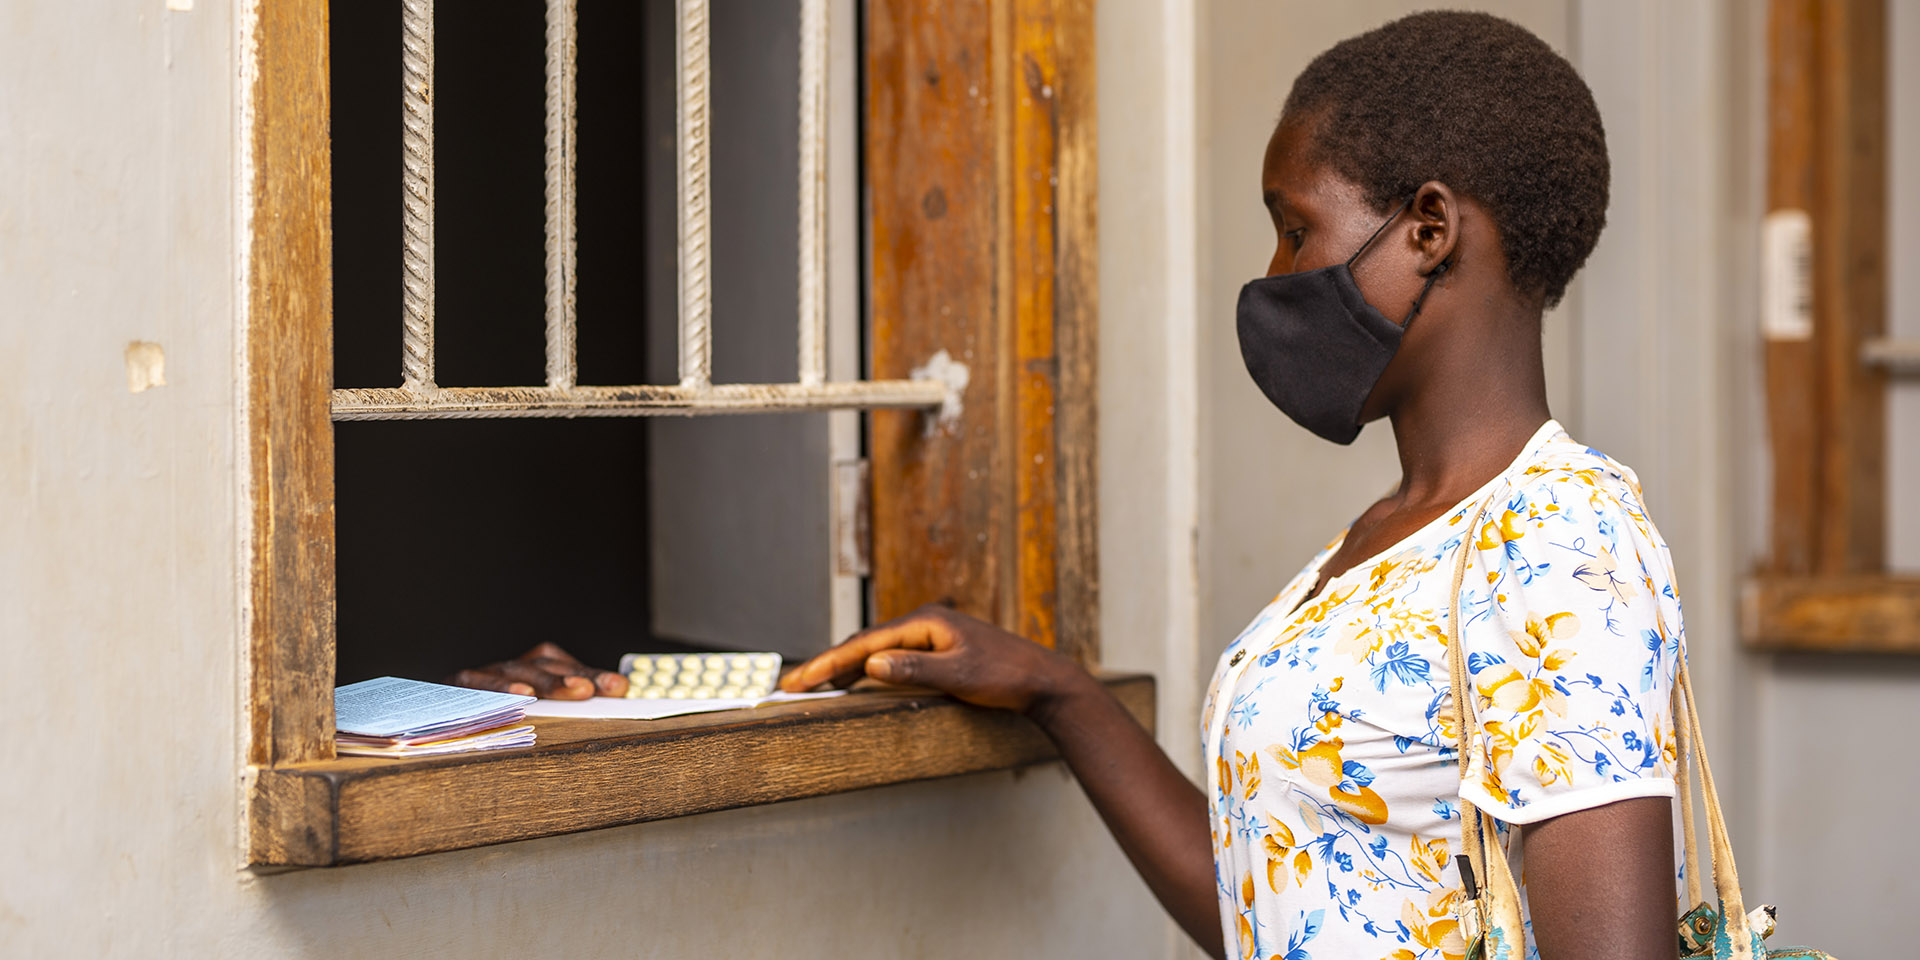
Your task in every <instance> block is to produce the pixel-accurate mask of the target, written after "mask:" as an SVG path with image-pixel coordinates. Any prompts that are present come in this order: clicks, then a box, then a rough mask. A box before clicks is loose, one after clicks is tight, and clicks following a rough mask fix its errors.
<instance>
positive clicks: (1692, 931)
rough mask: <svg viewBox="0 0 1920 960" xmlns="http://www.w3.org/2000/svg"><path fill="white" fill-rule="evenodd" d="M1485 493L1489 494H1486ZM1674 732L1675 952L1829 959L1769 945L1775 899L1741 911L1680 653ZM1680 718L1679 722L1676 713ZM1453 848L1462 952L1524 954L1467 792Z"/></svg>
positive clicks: (1510, 887) (1520, 929) (1509, 886)
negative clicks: (1697, 819) (1463, 873)
mask: <svg viewBox="0 0 1920 960" xmlns="http://www.w3.org/2000/svg"><path fill="white" fill-rule="evenodd" d="M1489 502H1491V501H1489ZM1486 510H1487V503H1482V504H1481V505H1480V510H1479V512H1478V513H1476V514H1475V515H1474V518H1473V522H1472V523H1470V524H1468V525H1467V529H1468V530H1475V529H1478V528H1479V526H1480V518H1481V517H1482V516H1484V515H1485V514H1486ZM1472 544H1473V537H1471V536H1468V537H1466V538H1465V542H1464V543H1463V544H1461V547H1460V558H1459V560H1458V561H1456V563H1455V564H1454V570H1453V601H1452V607H1451V609H1450V612H1449V616H1448V620H1447V630H1448V634H1449V636H1448V638H1447V641H1448V642H1447V658H1448V664H1447V670H1448V672H1449V673H1451V674H1452V675H1453V678H1452V679H1453V702H1454V704H1455V709H1457V710H1458V711H1459V714H1460V723H1459V731H1460V747H1459V751H1460V752H1459V756H1460V763H1461V769H1462V770H1463V771H1464V770H1465V769H1466V758H1467V756H1468V751H1469V749H1470V745H1471V744H1472V742H1473V738H1474V735H1475V734H1476V733H1477V732H1478V731H1479V729H1480V718H1479V709H1478V704H1477V702H1476V701H1475V699H1474V698H1472V697H1469V696H1467V680H1466V678H1467V665H1466V662H1465V654H1463V653H1462V652H1461V649H1460V642H1459V641H1460V633H1459V623H1460V585H1461V583H1462V582H1463V581H1464V580H1465V578H1466V574H1467V557H1468V551H1470V550H1471V549H1472ZM1673 699H1674V714H1673V715H1674V718H1675V723H1674V737H1675V739H1676V740H1677V741H1678V747H1679V762H1680V770H1679V775H1678V776H1676V777H1675V778H1674V782H1675V783H1676V784H1677V785H1678V788H1679V795H1678V797H1677V802H1678V803H1679V806H1680V823H1681V832H1682V835H1683V836H1684V837H1685V845H1686V859H1687V864H1686V876H1687V902H1688V903H1691V904H1694V905H1695V906H1694V907H1693V909H1691V910H1688V911H1687V912H1686V913H1685V914H1684V915H1682V916H1681V917H1680V921H1679V934H1680V957H1681V958H1682V960H1695V958H1711V960H1776V958H1777V960H1787V958H1807V960H1834V958H1833V957H1832V956H1831V955H1830V954H1827V953H1824V952H1822V951H1819V950H1815V949H1814V948H1812V947H1784V946H1783V947H1774V948H1771V949H1769V948H1768V947H1767V945H1766V938H1767V937H1768V936H1770V935H1771V934H1772V933H1773V926H1774V924H1773V916H1774V908H1773V907H1771V906H1761V907H1759V908H1757V909H1755V910H1754V911H1753V912H1752V913H1748V912H1747V908H1746V901H1745V900H1744V899H1743V898H1742V897H1741V895H1740V876H1739V874H1738V873H1737V872H1736V871H1735V869H1734V865H1733V844H1732V842H1731V841H1730V840H1729V839H1728V838H1727V822H1726V818H1725V817H1724V816H1723V815H1722V814H1721V810H1720V794H1719V791H1717V790H1715V789H1714V786H1713V770H1712V768H1710V767H1709V766H1708V765H1707V753H1706V740H1705V738H1703V737H1702V736H1701V733H1700V717H1699V713H1698V711H1697V710H1695V709H1694V705H1693V684H1692V682H1691V681H1689V680H1688V678H1687V659H1686V655H1685V654H1684V653H1682V655H1681V656H1680V664H1679V675H1678V677H1677V679H1676V680H1675V683H1674V691H1673ZM1683 713H1684V714H1685V716H1686V723H1684V724H1683V723H1680V722H1679V718H1680V716H1681V715H1682V714H1683ZM1696 763H1697V777H1698V781H1697V782H1698V789H1699V790H1700V794H1701V797H1702V799H1703V800H1704V801H1705V806H1706V810H1707V840H1708V842H1709V843H1710V844H1711V850H1710V854H1709V855H1710V857H1711V862H1712V864H1713V886H1714V893H1715V903H1712V904H1709V903H1708V902H1707V901H1706V898H1705V897H1704V896H1702V892H1701V889H1700V844H1699V842H1698V839H1697V837H1696V836H1695V833H1694V815H1693V789H1694V782H1695V777H1696ZM1460 807H1461V810H1460V812H1461V816H1460V849H1461V850H1463V851H1464V853H1462V854H1461V856H1462V857H1463V858H1464V859H1465V860H1466V861H1467V866H1468V867H1470V869H1471V872H1472V876H1473V877H1475V878H1478V879H1479V881H1480V883H1479V884H1478V889H1475V886H1476V885H1475V884H1474V883H1472V882H1471V881H1469V882H1468V885H1467V889H1466V891H1465V893H1466V896H1464V897H1462V898H1461V901H1460V902H1461V907H1460V935H1461V938H1462V939H1464V940H1465V941H1466V943H1467V955H1466V960H1523V958H1524V957H1525V956H1526V928H1525V925H1524V924H1523V923H1522V921H1521V919H1520V886H1519V884H1517V883H1516V882H1515V881H1514V878H1513V870H1512V868H1511V867H1510V866H1508V864H1507V858H1506V854H1505V852H1504V851H1502V850H1501V849H1500V847H1499V845H1498V843H1497V842H1495V841H1494V840H1492V839H1491V838H1493V837H1494V836H1496V834H1495V826H1494V819H1493V817H1492V815H1491V814H1488V813H1486V812H1484V811H1482V810H1479V809H1478V808H1476V807H1474V805H1473V804H1472V803H1470V802H1468V801H1466V800H1465V799H1462V800H1461V801H1460Z"/></svg>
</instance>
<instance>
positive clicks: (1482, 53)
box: [1282, 11, 1608, 306]
mask: <svg viewBox="0 0 1920 960" xmlns="http://www.w3.org/2000/svg"><path fill="white" fill-rule="evenodd" d="M1282 116H1283V117H1291V118H1297V119H1301V120H1306V121H1309V122H1311V123H1313V124H1314V125H1315V132H1314V136H1313V141H1314V148H1313V149H1314V154H1315V155H1314V156H1313V158H1312V159H1313V160H1314V161H1315V162H1317V163H1323V164H1325V165H1327V166H1328V167H1330V168H1331V169H1332V170H1333V171H1334V172H1335V173H1338V174H1339V175H1341V176H1342V177H1344V178H1346V179H1348V180H1351V181H1353V182H1354V183H1356V184H1359V185H1360V187H1361V188H1362V189H1364V190H1365V191H1366V193H1367V198H1368V199H1369V200H1370V201H1371V202H1372V203H1373V204H1374V205H1375V206H1376V207H1378V208H1380V209H1381V211H1382V212H1384V211H1385V210H1386V209H1387V208H1388V207H1389V206H1392V205H1397V204H1399V203H1400V202H1402V201H1404V200H1405V199H1406V198H1407V197H1408V196H1410V195H1412V194H1413V192H1414V191H1415V190H1417V189H1419V187H1420V185H1421V184H1422V183H1425V182H1427V181H1428V180H1438V181H1440V182H1441V183H1444V184H1446V185H1447V186H1449V187H1451V188H1453V189H1454V190H1455V191H1457V192H1459V193H1462V194H1464V195H1466V196H1469V197H1472V198H1473V199H1474V200H1476V201H1478V202H1479V203H1481V204H1483V205H1485V206H1486V207H1487V208H1488V210H1489V211H1490V212H1491V213H1492V215H1493V218H1494V220H1495V223H1496V224H1497V226H1498V227H1499V231H1500V240H1501V247H1502V248H1503V249H1504V250H1505V252H1506V255H1507V272H1508V275H1509V276H1510V277H1511V278H1512V280H1513V283H1514V285H1515V286H1516V287H1519V288H1520V289H1522V290H1526V291H1528V292H1534V293H1539V294H1542V295H1544V296H1545V298H1546V304H1547V305H1548V306H1552V305H1553V304H1555V303H1558V302H1559V301H1560V297H1561V295H1562V294H1564V293H1566V290H1567V283H1568V281H1570V280H1572V279H1573V275H1574V274H1575V273H1576V272H1578V271H1579V269H1580V265H1581V264H1583V263H1585V262H1586V260H1587V255H1588V254H1590V253H1592V252H1593V245H1594V243H1595V242H1596V241H1598V240H1599V238H1600V228H1601V227H1602V226H1604V225H1605V224H1606V219H1607V177H1608V173H1607V138H1606V132H1605V131H1604V130H1603V129H1601V125H1600V110H1599V108H1598V107H1597V106H1595V105H1594V102H1593V92H1592V91H1590V90H1588V89H1587V85H1586V82H1585V81H1583V80H1581V79H1580V75H1579V74H1578V73H1576V72H1574V69H1573V65H1572V64H1570V63H1568V62H1567V61H1566V59H1565V58H1563V57H1561V56H1560V55H1559V54H1557V53H1555V52H1554V51H1553V48H1552V47H1549V46H1547V44H1546V43H1545V42H1544V41H1542V40H1541V39H1540V38H1539V37H1536V36H1534V35H1533V34H1532V33H1529V32H1527V30H1526V29H1525V28H1524V27H1521V26H1519V25H1518V24H1515V23H1512V22H1510V21H1507V20H1502V19H1500V18H1499V17H1495V16H1491V15H1489V14H1484V13H1462V12H1456V11H1439V12H1432V13H1416V14H1414V15H1412V16H1409V17H1403V18H1401V19H1399V20H1395V21H1393V22H1392V23H1389V24H1387V25H1386V26H1384V27H1381V28H1379V29H1377V30H1373V31H1370V32H1368V33H1363V34H1361V35H1359V36H1357V37H1354V38H1352V39H1350V40H1346V41H1343V42H1341V43H1339V44H1337V45H1335V46H1334V47H1333V48H1332V49H1331V50H1328V51H1327V52H1325V53H1323V54H1321V55H1320V56H1318V57H1316V58H1314V61H1313V62H1312V63H1310V64H1308V65H1307V69H1306V71H1305V72H1304V73H1302V74H1300V79H1298V80H1295V81H1294V83H1293V92H1292V93H1290V94H1288V96H1287V104H1286V109H1285V110H1284V111H1283V113H1282Z"/></svg>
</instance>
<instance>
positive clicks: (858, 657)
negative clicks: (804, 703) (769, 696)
mask: <svg viewBox="0 0 1920 960" xmlns="http://www.w3.org/2000/svg"><path fill="white" fill-rule="evenodd" d="M952 640H953V635H952V628H951V627H949V626H948V625H947V624H946V623H945V622H944V621H942V620H940V619H939V618H938V617H935V616H929V615H926V614H921V613H914V614H909V615H907V616H905V617H902V618H900V619H898V620H894V621H890V622H888V623H884V624H881V625H880V626H877V627H874V628H873V629H871V630H868V631H866V632H865V633H858V634H855V635H854V636H852V637H850V638H848V639H847V641H846V642H845V643H842V644H840V645H839V646H837V647H834V648H833V649H831V650H828V651H827V652H825V653H822V654H820V655H819V656H816V657H814V658H813V659H811V660H808V661H807V662H806V663H803V664H801V665H800V666H799V667H798V668H796V669H795V670H794V671H793V672H792V673H790V674H787V675H786V676H785V677H783V678H781V681H780V689H782V690H786V691H789V692H796V693H797V692H800V691H805V690H812V689H813V688H815V687H817V686H819V685H821V684H823V683H831V684H833V685H835V686H846V685H848V684H850V683H852V682H853V681H855V680H858V679H859V678H860V677H861V676H864V675H865V674H866V672H867V671H866V663H867V658H868V657H871V656H873V655H874V654H876V653H879V652H880V651H882V650H937V649H945V648H946V647H949V646H951V645H952Z"/></svg>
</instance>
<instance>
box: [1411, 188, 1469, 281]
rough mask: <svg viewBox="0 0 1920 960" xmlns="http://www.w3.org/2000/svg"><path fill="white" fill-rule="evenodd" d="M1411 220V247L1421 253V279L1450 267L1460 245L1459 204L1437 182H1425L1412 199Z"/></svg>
mask: <svg viewBox="0 0 1920 960" xmlns="http://www.w3.org/2000/svg"><path fill="white" fill-rule="evenodd" d="M1408 215H1409V217H1410V218H1411V219H1412V220H1413V237H1412V240H1413V244H1414V246H1415V247H1416V248H1418V250H1419V252H1420V275H1421V276H1427V275H1429V274H1431V273H1433V272H1434V271H1436V270H1443V269H1446V268H1447V267H1451V266H1453V255H1454V248H1455V247H1456V246H1458V245H1459V242H1460V201H1459V198H1457V197H1455V196H1454V193H1453V190H1452V189H1450V188H1449V187H1448V186H1447V185H1446V184H1444V183H1441V182H1440V181H1438V180H1428V181H1427V182H1426V183H1423V184H1421V185H1420V189H1419V190H1418V191H1415V193H1414V195H1413V204H1412V207H1411V209H1410V210H1409V211H1408Z"/></svg>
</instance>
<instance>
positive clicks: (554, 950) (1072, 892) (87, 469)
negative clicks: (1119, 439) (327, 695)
mask: <svg viewBox="0 0 1920 960" xmlns="http://www.w3.org/2000/svg"><path fill="white" fill-rule="evenodd" d="M175 5H180V6H184V5H187V4H186V3H185V2H184V0H175ZM192 7H193V9H191V10H188V11H179V12H169V11H168V10H167V4H166V3H165V2H163V0H140V2H137V3H133V2H106V0H86V2H76V3H70V4H48V3H38V2H32V0H6V2H4V3H0V650H4V651H5V652H6V654H7V655H8V659H9V660H10V661H11V662H14V663H16V664H22V665H26V666H27V669H28V670H30V671H31V673H32V676H31V677H22V678H20V679H19V680H18V681H17V682H16V683H15V684H14V685H13V686H14V689H12V690H10V691H9V694H8V696H6V697H4V698H0V733H3V734H4V739H0V762H3V763H4V769H5V770H6V771H7V774H6V775H5V776H4V777H0V864H3V865H4V867H5V869H4V870H0V956H5V957H9V958H12V957H21V958H36V960H37V958H43V957H54V958H59V957H78V958H94V957H139V958H149V957H162V958H164V957H181V958H201V957H281V956H287V957H315V958H320V957H338V956H362V957H387V956H420V957H438V956H445V957H462V958H467V957H471V958H490V957H497V958H515V960H518V958H524V957H529V956H568V957H583V958H586V957H615V956H618V957H690V956H709V955H710V956H729V957H767V958H772V957H780V958H792V957H802V958H804V957H835V958H876V960H877V958H903V957H907V958H910V957H930V958H931V957H969V958H973V957H1027V956H1060V957H1070V956H1102V957H1126V956H1139V955H1141V945H1142V944H1156V943H1162V942H1165V940H1166V926H1165V923H1164V921H1163V919H1162V917H1161V914H1160V912H1159V911H1158V909H1157V908H1156V907H1154V906H1153V904H1152V903H1151V900H1150V898H1149V897H1148V895H1147V893H1146V891H1145V889H1144V887H1143V886H1142V885H1141V884H1140V883H1139V882H1138V881H1137V880H1136V879H1134V876H1133V874H1132V872H1131V870H1130V869H1129V867H1128V866H1127V864H1126V862H1125V860H1124V859H1123V858H1122V857H1121V856H1120V854H1119V853H1118V851H1117V850H1116V849H1115V848H1114V847H1113V846H1112V844H1111V842H1110V841H1109V840H1108V839H1107V838H1106V834H1105V831H1104V829H1103V828H1102V826H1101V825H1100V823H1099V821H1098V819H1097V818H1096V817H1095V816H1094V815H1093V813H1092V812H1091V810H1090V809H1089V807H1088V806H1087V804H1086V802H1085V801H1084V799H1083V798H1082V797H1081V794H1080V791H1079V789H1078V788H1077V787H1076V786H1075V785H1074V784H1073V783H1071V782H1070V781H1069V780H1068V779H1067V778H1066V777H1065V775H1064V774H1063V773H1062V772H1061V771H1060V770H1059V769H1057V768H1041V769H1037V770H1032V771H1028V772H1026V773H1025V774H1010V773H1003V774H995V775H986V776H979V777H971V778H964V779H960V780H953V781H946V782H940V783H929V784H919V785H913V786H908V787H902V788H894V789H885V790H875V791H868V792H863V793H857V794H851V795H846V796H840V797H829V798H822V799H817V800H809V801H802V802H797V803H792V804H787V805H782V806H776V807H768V808H761V809H752V810H742V811H734V812H730V813H725V814H716V815H710V816H703V817H695V818H690V819H685V820H679V821H671V822H664V823H658V824H650V825H641V826H636V827H628V828H621V829H615V830H607V831H601V832H596V833H591V834H584V835H579V836H572V837H563V838H555V839H549V840H542V841H533V842H526V843H518V844H510V845H505V846H500V847H494V848H489V849H485V850H477V851H468V852H461V853H454V854H445V855H438V856H431V857H422V858H417V859H413V860H407V861H402V862H396V863H388V864H375V865H367V866H358V867H347V868H341V869H335V870H317V871H301V872H291V873H282V874H277V875H268V876H256V875H253V874H251V873H249V872H247V871H245V870H243V869H242V868H241V866H240V857H241V852H240V845H239V840H238V838H239V836H240V834H241V825H240V822H239V817H238V814H239V810H240V803H239V800H240V775H241V762H240V758H241V752H240V749H239V739H238V738H239V736H240V729H241V716H240V708H239V704H240V703H241V698H240V689H241V678H240V671H241V669H242V665H241V657H240V649H241V644H240V636H241V633H240V628H239V618H240V614H239V604H240V598H239V596H238V595H237V592H236V586H235V584H236V581H237V573H238V570H239V568H240V561H239V556H238V550H237V548H236V543H237V530H236V517H237V516H238V514H239V513H240V500H239V490H238V482H237V476H236V462H235V451H236V448H235V434H236V429H237V427H236V424H237V423H238V419H237V415H236V378H235V348H236V337H235V329H236V322H237V318H236V314H235V309H236V301H235V296H234V291H235V289H236V285H237V282H238V277H237V273H236V267H235V264H236V258H237V256H238V252H239V248H238V246H237V245H236V240H235V237H236V235H237V230H238V226H239V225H237V224H236V209H235V201H234V197H235V187H234V178H235V176H236V168H235V156H236V154H235V149H236V129H235V127H236V124H235V118H234V113H235V109H236V100H235V96H236V76H237V73H238V62H239V57H238V54H237V52H236V37H237V24H236V23H235V19H234V16H235V15H234V12H233V10H232V9H231V5H230V4H228V3H225V2H219V0H198V2H197V3H193V4H192ZM134 340H143V341H151V342H155V343H158V344H160V345H161V346H162V347H163V349H164V350H165V353H166V358H167V363H166V379H167V383H166V385H165V386H161V387H157V388H154V389H149V390H146V391H144V392H141V393H131V392H129V390H128V387H127V378H126V373H125V370H124V364H123V351H124V349H125V348H126V346H127V345H128V343H129V342H130V341H134Z"/></svg>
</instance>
